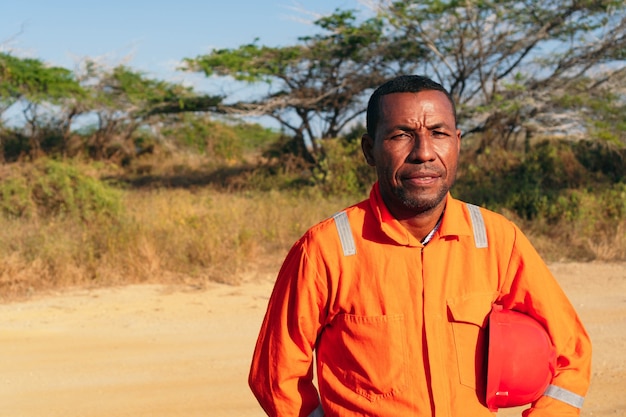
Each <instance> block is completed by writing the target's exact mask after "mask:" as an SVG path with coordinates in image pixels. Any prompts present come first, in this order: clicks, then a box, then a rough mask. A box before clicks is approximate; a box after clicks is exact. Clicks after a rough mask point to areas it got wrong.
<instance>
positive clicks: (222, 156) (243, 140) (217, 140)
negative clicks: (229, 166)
mask: <svg viewBox="0 0 626 417" xmlns="http://www.w3.org/2000/svg"><path fill="white" fill-rule="evenodd" d="M162 134H163V135H164V136H165V137H167V138H168V141H169V142H170V143H172V144H174V145H176V146H181V147H183V148H188V149H192V150H194V151H195V152H199V153H201V154H206V155H209V156H211V157H212V158H214V159H215V161H216V162H220V161H222V162H223V161H240V160H242V159H243V158H244V156H245V155H246V154H252V153H255V154H258V153H260V151H261V150H263V149H264V148H265V147H267V145H268V144H269V143H271V142H272V141H275V140H276V139H277V138H278V136H279V134H278V133H276V132H274V131H272V130H271V129H268V128H264V127H263V126H261V125H258V124H250V123H244V122H237V121H235V122H229V121H220V120H213V119H211V118H209V117H206V116H201V115H195V114H185V115H183V116H182V117H181V118H180V120H179V121H178V122H176V123H172V124H170V125H169V126H167V127H166V128H164V129H163V131H162Z"/></svg>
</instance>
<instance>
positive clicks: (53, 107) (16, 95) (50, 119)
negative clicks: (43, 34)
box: [0, 53, 85, 156]
mask: <svg viewBox="0 0 626 417" xmlns="http://www.w3.org/2000/svg"><path fill="white" fill-rule="evenodd" d="M84 94H85V91H84V90H83V89H82V88H81V86H80V85H79V83H78V81H77V80H76V78H75V77H74V74H73V73H72V72H71V71H70V70H68V69H65V68H61V67H54V66H47V65H45V64H44V63H43V62H42V61H40V60H38V59H31V58H17V57H14V56H12V55H9V54H6V53H0V117H1V116H2V115H3V114H4V113H5V112H6V111H7V110H8V109H9V108H11V107H13V106H14V105H16V104H17V103H21V104H22V105H23V115H24V118H25V121H26V123H27V126H28V128H29V132H28V137H29V147H30V152H31V155H32V156H36V155H37V154H39V153H40V148H41V141H42V140H44V139H45V136H46V135H47V134H49V133H51V132H52V133H53V134H60V135H61V140H65V139H67V137H68V135H69V131H70V127H71V123H72V120H73V119H74V118H75V117H76V116H77V115H78V114H79V111H78V109H77V104H78V103H79V102H80V100H81V99H82V97H84Z"/></svg>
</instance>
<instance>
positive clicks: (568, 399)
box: [543, 385, 585, 409]
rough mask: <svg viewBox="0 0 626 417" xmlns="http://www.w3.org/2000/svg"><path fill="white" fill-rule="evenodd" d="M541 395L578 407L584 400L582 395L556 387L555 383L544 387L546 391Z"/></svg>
mask: <svg viewBox="0 0 626 417" xmlns="http://www.w3.org/2000/svg"><path fill="white" fill-rule="evenodd" d="M543 395H545V396H546V397H550V398H554V399H555V400H559V401H561V402H564V403H565V404H569V405H571V406H572V407H576V408H579V409H580V408H582V406H583V402H584V401H585V398H584V397H581V396H580V395H578V394H575V393H573V392H572V391H568V390H566V389H565V388H561V387H557V386H556V385H548V388H546V392H544V393H543Z"/></svg>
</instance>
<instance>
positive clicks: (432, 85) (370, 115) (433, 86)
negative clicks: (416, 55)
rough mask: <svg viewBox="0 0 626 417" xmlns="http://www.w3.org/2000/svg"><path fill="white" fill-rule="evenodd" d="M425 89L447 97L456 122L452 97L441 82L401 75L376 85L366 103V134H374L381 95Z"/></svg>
mask: <svg viewBox="0 0 626 417" xmlns="http://www.w3.org/2000/svg"><path fill="white" fill-rule="evenodd" d="M427 90H433V91H441V92H442V93H444V94H445V95H446V97H448V100H450V104H451V105H452V110H453V112H454V123H455V124H456V122H457V120H456V106H455V105H454V99H453V98H452V96H451V95H450V93H449V92H448V90H446V89H445V88H444V87H443V86H442V85H441V84H439V83H437V82H435V81H433V80H431V79H430V78H427V77H424V76H422V75H401V76H399V77H396V78H393V79H391V80H389V81H387V82H386V83H384V84H383V85H381V86H380V87H378V88H377V89H376V90H375V91H374V93H372V96H371V97H370V99H369V102H368V103H367V116H366V125H367V134H368V135H370V136H371V137H374V136H375V133H376V127H377V126H378V121H379V119H380V111H381V108H380V101H381V98H382V97H383V96H385V95H387V94H393V93H419V92H420V91H427Z"/></svg>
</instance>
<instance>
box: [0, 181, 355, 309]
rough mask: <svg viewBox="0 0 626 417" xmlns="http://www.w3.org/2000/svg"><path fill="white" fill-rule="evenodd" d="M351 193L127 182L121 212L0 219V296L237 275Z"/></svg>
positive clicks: (266, 261) (281, 251) (262, 263)
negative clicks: (140, 187)
mask: <svg viewBox="0 0 626 417" xmlns="http://www.w3.org/2000/svg"><path fill="white" fill-rule="evenodd" d="M351 202H353V200H352V201H348V200H347V199H345V201H343V200H342V199H341V198H340V197H339V198H336V199H333V200H327V199H320V198H316V197H312V196H295V195H293V194H289V193H279V192H266V193H261V192H247V193H224V192H217V191H213V190H210V189H208V188H204V189H200V190H196V191H190V190H187V189H155V190H147V191H126V192H125V194H124V205H125V210H124V213H125V214H124V215H123V216H122V217H121V218H120V219H116V220H104V219H101V220H97V221H94V222H90V223H88V224H85V223H81V222H79V221H77V220H75V219H71V218H53V219H49V220H45V221H44V220H42V219H29V220H27V219H11V220H9V219H6V218H3V219H0V242H2V243H1V244H0V299H4V300H10V299H15V298H20V297H24V296H28V295H29V294H33V293H37V292H42V291H49V290H54V289H58V288H62V287H69V286H101V285H117V284H128V283H142V282H162V283H163V282H166V283H167V282H184V283H190V284H193V285H198V286H202V285H204V284H205V283H206V282H207V281H219V282H226V283H233V284H235V283H237V281H238V278H237V277H239V276H241V274H242V273H244V272H247V273H250V272H251V271H252V272H253V271H254V269H261V270H264V269H265V270H266V269H267V268H272V270H275V269H276V268H277V267H278V266H279V263H278V262H279V260H280V259H282V257H283V256H284V255H285V253H286V251H287V250H288V249H289V247H290V246H291V245H292V244H293V242H294V241H295V240H296V239H297V238H298V237H299V236H300V235H301V234H302V233H303V232H304V231H305V230H306V229H307V228H308V227H309V226H310V225H312V224H314V223H315V222H317V221H319V220H321V219H323V218H325V217H328V216H330V215H332V214H333V213H334V212H335V211H336V210H338V209H339V208H342V207H343V206H345V205H347V204H349V203H351Z"/></svg>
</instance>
